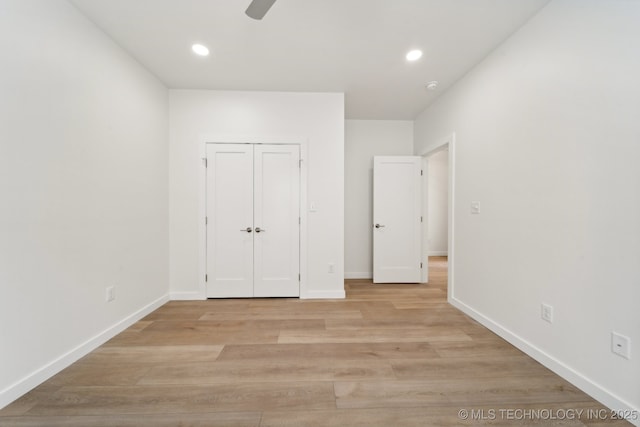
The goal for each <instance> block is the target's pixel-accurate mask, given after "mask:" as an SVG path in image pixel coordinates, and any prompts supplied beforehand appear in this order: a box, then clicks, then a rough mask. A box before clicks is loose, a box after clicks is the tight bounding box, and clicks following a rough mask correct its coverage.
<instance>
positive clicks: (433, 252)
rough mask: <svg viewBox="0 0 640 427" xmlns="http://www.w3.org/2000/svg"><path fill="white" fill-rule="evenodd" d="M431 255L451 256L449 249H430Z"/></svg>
mask: <svg viewBox="0 0 640 427" xmlns="http://www.w3.org/2000/svg"><path fill="white" fill-rule="evenodd" d="M429 256H449V251H429Z"/></svg>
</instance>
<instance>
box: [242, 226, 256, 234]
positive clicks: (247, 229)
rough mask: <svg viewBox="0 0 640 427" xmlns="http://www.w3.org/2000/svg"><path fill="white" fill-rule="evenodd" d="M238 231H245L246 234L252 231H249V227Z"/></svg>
mask: <svg viewBox="0 0 640 427" xmlns="http://www.w3.org/2000/svg"><path fill="white" fill-rule="evenodd" d="M240 231H246V232H247V233H251V231H252V230H251V227H247V228H243V229H242V230H240ZM256 231H257V230H256Z"/></svg>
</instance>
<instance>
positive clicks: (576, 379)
mask: <svg viewBox="0 0 640 427" xmlns="http://www.w3.org/2000/svg"><path fill="white" fill-rule="evenodd" d="M449 303H450V304H451V305H453V306H454V307H456V308H457V309H459V310H460V311H462V312H464V313H465V314H467V315H468V316H470V317H472V318H473V319H474V320H476V321H477V322H479V323H480V324H482V325H483V326H485V327H486V328H488V329H490V330H491V331H492V332H494V333H496V334H497V335H499V336H500V337H502V338H503V339H505V340H506V341H508V342H509V343H511V344H513V345H514V346H515V347H517V348H519V349H520V350H522V351H523V352H525V353H526V354H527V355H529V356H530V357H532V358H533V359H535V360H537V361H538V362H540V363H541V364H543V365H544V366H545V367H547V368H549V369H550V370H552V371H553V372H555V373H556V374H558V375H559V376H561V377H562V378H564V379H565V380H567V381H569V382H570V383H572V384H573V385H575V386H576V387H578V388H579V389H580V390H582V391H584V392H585V393H587V394H588V395H590V396H591V397H593V398H594V399H596V400H597V401H599V402H600V403H602V404H603V405H605V406H607V407H608V408H610V409H614V410H619V411H626V412H632V413H635V414H640V408H635V407H633V405H632V404H630V403H629V402H626V401H625V400H623V399H621V398H620V397H618V396H616V395H615V394H614V393H612V392H610V391H609V390H607V389H606V388H604V387H602V386H601V385H599V384H598V383H596V382H595V381H592V380H591V379H589V378H587V377H586V376H584V375H583V374H581V373H580V372H577V371H575V370H574V369H573V368H571V367H570V366H568V365H566V364H565V363H563V362H561V361H560V360H558V359H556V358H554V357H553V356H551V355H549V354H547V353H545V352H544V351H542V350H541V349H539V348H538V347H536V346H535V345H533V344H531V343H530V342H528V341H527V340H525V339H523V338H521V337H520V336H518V335H516V334H514V333H513V332H511V331H510V330H508V329H507V328H505V327H503V326H502V325H500V324H498V323H496V322H494V321H493V320H491V319H489V318H488V317H486V316H485V315H483V314H481V313H479V312H478V311H476V310H475V309H473V308H471V307H470V306H468V305H466V304H465V303H463V302H462V301H460V300H458V299H456V298H455V297H452V298H449ZM629 422H631V423H632V424H633V425H635V426H640V419H636V420H632V419H630V420H629Z"/></svg>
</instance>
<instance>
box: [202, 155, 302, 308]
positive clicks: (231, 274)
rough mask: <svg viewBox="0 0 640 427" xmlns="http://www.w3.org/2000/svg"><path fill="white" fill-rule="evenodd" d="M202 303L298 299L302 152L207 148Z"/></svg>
mask: <svg viewBox="0 0 640 427" xmlns="http://www.w3.org/2000/svg"><path fill="white" fill-rule="evenodd" d="M206 182H207V184H206V185H207V189H206V194H207V197H206V198H207V201H206V203H207V205H206V210H207V297H209V298H250V297H297V296H300V224H299V221H300V147H299V146H298V145H280V144H278V145H275V144H274V145H268V144H207V181H206Z"/></svg>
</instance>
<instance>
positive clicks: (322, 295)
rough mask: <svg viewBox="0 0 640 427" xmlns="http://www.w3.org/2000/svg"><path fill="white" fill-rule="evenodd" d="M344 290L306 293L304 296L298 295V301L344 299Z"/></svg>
mask: <svg viewBox="0 0 640 427" xmlns="http://www.w3.org/2000/svg"><path fill="white" fill-rule="evenodd" d="M345 296H346V294H345V292H344V289H342V290H338V291H308V292H307V293H306V295H300V299H344V298H345Z"/></svg>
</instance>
